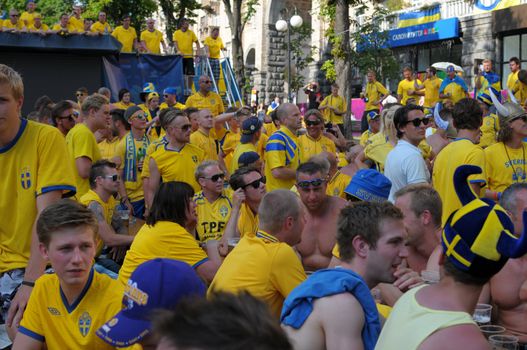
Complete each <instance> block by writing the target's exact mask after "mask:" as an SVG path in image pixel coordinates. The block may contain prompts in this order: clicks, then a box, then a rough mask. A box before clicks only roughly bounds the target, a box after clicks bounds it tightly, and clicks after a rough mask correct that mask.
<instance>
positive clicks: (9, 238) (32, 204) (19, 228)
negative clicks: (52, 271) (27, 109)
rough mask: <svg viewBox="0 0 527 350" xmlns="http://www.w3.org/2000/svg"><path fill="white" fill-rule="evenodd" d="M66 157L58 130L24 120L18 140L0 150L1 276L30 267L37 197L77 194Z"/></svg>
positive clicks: (62, 140)
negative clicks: (49, 194)
mask: <svg viewBox="0 0 527 350" xmlns="http://www.w3.org/2000/svg"><path fill="white" fill-rule="evenodd" d="M67 157H68V151H67V150H66V143H65V141H64V137H63V136H62V134H61V133H60V131H58V129H56V128H54V127H51V126H49V125H45V124H41V123H37V122H33V121H27V120H25V119H23V120H22V121H21V125H20V129H19V132H18V134H17V137H16V138H15V140H14V141H13V142H12V143H11V144H10V145H8V146H6V147H0V169H2V181H0V193H1V195H0V223H1V224H0V252H1V253H0V274H1V273H4V272H6V271H9V270H14V269H18V268H25V267H26V265H27V262H28V260H29V252H30V244H31V230H32V228H33V224H34V222H35V218H36V217H37V204H36V201H37V197H38V196H39V195H41V194H44V193H47V192H51V191H55V190H59V191H62V192H63V195H64V196H68V195H72V194H73V193H74V192H75V177H74V175H73V168H72V167H71V163H69V162H67V161H66V162H65V161H64V159H67Z"/></svg>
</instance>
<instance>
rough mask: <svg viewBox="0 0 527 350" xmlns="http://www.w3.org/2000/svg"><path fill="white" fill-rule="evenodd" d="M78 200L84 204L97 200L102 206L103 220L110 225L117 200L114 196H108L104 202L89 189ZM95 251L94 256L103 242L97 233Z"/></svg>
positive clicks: (99, 250) (99, 251)
mask: <svg viewBox="0 0 527 350" xmlns="http://www.w3.org/2000/svg"><path fill="white" fill-rule="evenodd" d="M79 202H80V203H81V204H83V205H85V206H88V205H90V203H91V202H97V203H99V205H100V206H101V207H102V213H103V215H104V220H105V221H106V223H107V224H108V225H110V226H112V217H113V213H114V211H115V206H116V205H117V201H116V200H115V198H113V197H112V196H110V198H108V202H104V201H103V200H102V198H101V197H99V195H98V194H97V192H95V191H94V190H89V191H88V192H86V193H85V194H84V195H83V196H82V197H81V198H80V200H79ZM96 243H97V253H96V255H95V256H99V254H101V251H102V248H103V247H104V242H103V240H102V239H101V236H99V235H97V240H96Z"/></svg>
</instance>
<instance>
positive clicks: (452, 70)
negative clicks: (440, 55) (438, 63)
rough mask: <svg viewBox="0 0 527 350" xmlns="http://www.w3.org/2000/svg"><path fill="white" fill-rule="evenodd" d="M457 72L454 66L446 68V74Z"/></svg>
mask: <svg viewBox="0 0 527 350" xmlns="http://www.w3.org/2000/svg"><path fill="white" fill-rule="evenodd" d="M455 71H456V70H455V68H454V66H453V65H450V66H448V67H446V72H447V73H452V72H455Z"/></svg>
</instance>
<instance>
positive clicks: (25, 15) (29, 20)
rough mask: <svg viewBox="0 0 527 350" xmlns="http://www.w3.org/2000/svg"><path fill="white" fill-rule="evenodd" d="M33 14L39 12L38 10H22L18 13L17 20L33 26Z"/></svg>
mask: <svg viewBox="0 0 527 350" xmlns="http://www.w3.org/2000/svg"><path fill="white" fill-rule="evenodd" d="M35 15H39V13H38V12H31V13H29V12H27V11H24V12H22V14H21V15H20V18H19V21H20V22H22V23H24V25H25V26H26V27H28V28H29V27H31V26H33V24H35Z"/></svg>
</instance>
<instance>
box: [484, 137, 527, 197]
mask: <svg viewBox="0 0 527 350" xmlns="http://www.w3.org/2000/svg"><path fill="white" fill-rule="evenodd" d="M526 154H527V144H526V143H525V142H522V147H521V148H518V149H514V148H510V147H507V146H505V144H504V143H503V142H498V143H495V144H493V145H492V146H489V147H487V148H485V166H486V169H485V174H486V175H487V186H488V187H489V189H490V190H492V191H497V192H503V191H504V190H505V189H506V188H507V187H509V186H510V185H512V184H513V183H517V182H527V179H526V176H527V174H526V170H525V157H526Z"/></svg>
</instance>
